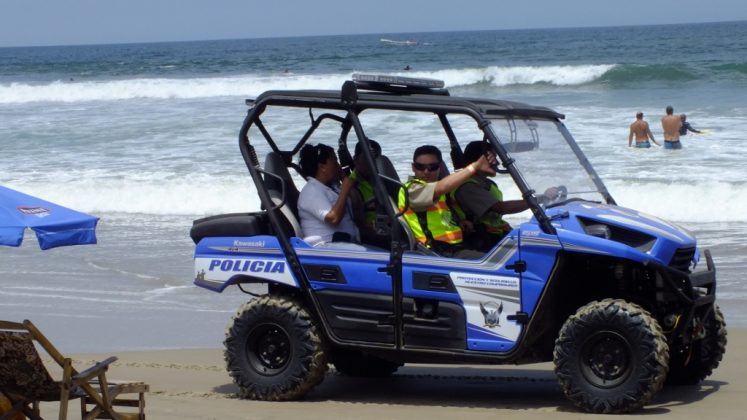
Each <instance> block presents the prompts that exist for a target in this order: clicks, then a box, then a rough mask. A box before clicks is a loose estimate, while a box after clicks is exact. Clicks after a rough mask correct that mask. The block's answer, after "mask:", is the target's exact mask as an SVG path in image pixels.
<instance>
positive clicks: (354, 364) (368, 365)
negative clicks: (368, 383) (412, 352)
mask: <svg viewBox="0 0 747 420" xmlns="http://www.w3.org/2000/svg"><path fill="white" fill-rule="evenodd" d="M332 364H333V365H334V366H335V369H337V371H338V372H340V373H341V374H343V375H347V376H355V377H364V378H380V377H385V376H389V375H391V374H393V373H394V372H396V371H397V369H399V368H400V366H402V363H395V362H390V361H389V360H385V359H381V358H379V357H376V356H371V355H369V354H364V353H361V352H359V351H355V350H346V349H340V348H337V349H334V350H333V351H332Z"/></svg>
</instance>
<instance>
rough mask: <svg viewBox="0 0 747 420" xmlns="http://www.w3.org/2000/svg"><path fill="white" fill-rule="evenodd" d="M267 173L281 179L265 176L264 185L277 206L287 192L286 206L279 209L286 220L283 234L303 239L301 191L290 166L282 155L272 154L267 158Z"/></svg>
mask: <svg viewBox="0 0 747 420" xmlns="http://www.w3.org/2000/svg"><path fill="white" fill-rule="evenodd" d="M264 169H265V171H267V172H269V173H272V174H275V175H277V176H279V177H280V179H278V178H276V177H273V176H268V175H264V177H263V178H264V184H265V187H266V188H267V191H268V192H269V194H270V198H271V199H272V201H273V203H275V204H276V205H278V204H280V203H281V202H282V201H283V191H285V204H284V205H283V206H281V207H280V208H278V210H279V212H280V214H281V215H282V216H283V217H282V218H283V219H284V220H283V221H282V223H283V228H282V229H283V233H284V234H285V235H286V236H288V237H291V236H297V237H300V238H303V236H304V235H303V232H302V231H301V224H300V223H299V222H298V196H299V194H300V193H299V191H298V188H296V184H295V183H294V182H293V178H291V174H290V172H289V171H288V165H287V164H286V163H285V159H283V156H282V155H281V154H280V153H277V152H270V153H268V154H267V156H266V157H265V167H264Z"/></svg>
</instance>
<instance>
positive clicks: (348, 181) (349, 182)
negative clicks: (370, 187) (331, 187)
mask: <svg viewBox="0 0 747 420" xmlns="http://www.w3.org/2000/svg"><path fill="white" fill-rule="evenodd" d="M355 184H356V181H355V180H354V179H353V178H351V177H349V176H343V177H342V186H341V187H340V191H346V192H347V191H350V190H351V189H352V188H353V187H355Z"/></svg>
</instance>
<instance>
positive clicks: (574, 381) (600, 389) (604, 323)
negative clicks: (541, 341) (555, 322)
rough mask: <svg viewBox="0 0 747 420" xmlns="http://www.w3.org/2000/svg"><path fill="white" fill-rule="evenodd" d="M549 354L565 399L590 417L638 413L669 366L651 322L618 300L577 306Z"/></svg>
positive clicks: (640, 310)
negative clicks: (599, 414) (551, 352)
mask: <svg viewBox="0 0 747 420" xmlns="http://www.w3.org/2000/svg"><path fill="white" fill-rule="evenodd" d="M553 356H554V362H555V373H556V375H557V377H558V382H559V383H560V386H561V387H562V389H563V392H564V393H565V396H566V397H567V398H568V399H569V400H571V401H572V402H573V404H575V405H576V406H577V407H579V408H581V409H583V410H585V411H588V412H592V413H628V412H631V411H634V410H638V409H640V408H641V407H643V405H645V404H646V403H647V402H649V401H650V400H651V398H653V397H654V395H656V393H657V392H658V391H659V390H660V389H661V387H662V385H663V384H664V380H665V378H666V375H667V368H668V365H669V349H668V347H667V341H666V338H665V336H664V333H663V332H662V330H661V327H660V326H659V323H658V322H657V321H656V319H654V317H652V316H651V314H649V313H648V312H647V311H646V310H644V309H643V308H641V307H640V306H638V305H636V304H634V303H630V302H626V301H624V300H618V299H605V300H603V301H594V302H591V303H589V304H587V305H585V306H583V307H581V308H579V310H578V311H577V312H576V314H575V315H572V316H571V317H569V318H568V320H567V321H566V322H565V324H563V327H562V328H561V330H560V334H559V336H558V339H557V340H556V341H555V351H554V353H553Z"/></svg>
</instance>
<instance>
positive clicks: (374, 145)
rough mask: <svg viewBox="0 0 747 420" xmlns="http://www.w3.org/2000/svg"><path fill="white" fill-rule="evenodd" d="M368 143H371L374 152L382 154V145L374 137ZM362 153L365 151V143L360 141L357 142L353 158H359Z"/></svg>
mask: <svg viewBox="0 0 747 420" xmlns="http://www.w3.org/2000/svg"><path fill="white" fill-rule="evenodd" d="M368 143H369V144H370V145H371V150H372V151H373V152H374V154H375V155H379V156H381V145H380V144H379V143H378V142H377V141H376V140H374V139H368ZM361 153H363V143H361V142H360V141H359V142H358V143H356V144H355V153H354V154H353V159H355V158H357V157H358V155H360V154H361ZM374 157H375V156H374Z"/></svg>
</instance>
